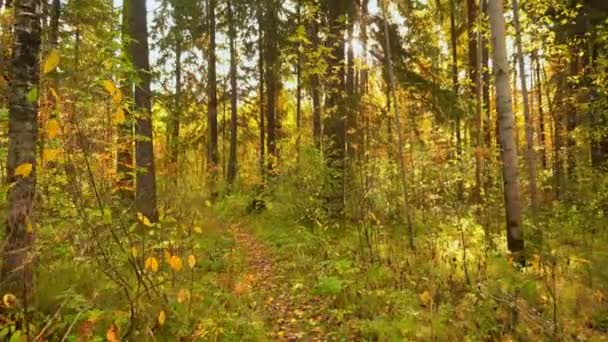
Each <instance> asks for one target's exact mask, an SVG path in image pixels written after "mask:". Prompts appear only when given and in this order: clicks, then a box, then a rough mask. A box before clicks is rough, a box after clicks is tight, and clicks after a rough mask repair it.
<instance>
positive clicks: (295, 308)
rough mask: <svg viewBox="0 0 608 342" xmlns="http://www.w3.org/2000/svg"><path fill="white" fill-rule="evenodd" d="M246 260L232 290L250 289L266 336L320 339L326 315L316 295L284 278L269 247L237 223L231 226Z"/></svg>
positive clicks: (244, 290)
mask: <svg viewBox="0 0 608 342" xmlns="http://www.w3.org/2000/svg"><path fill="white" fill-rule="evenodd" d="M230 231H231V233H232V234H233V236H234V240H235V242H236V244H237V246H238V247H239V248H241V249H242V251H243V252H244V255H245V260H246V271H245V274H244V276H243V280H242V281H241V282H238V283H237V284H236V285H235V288H234V292H235V293H236V294H242V293H247V292H251V297H250V298H253V299H252V300H255V302H254V304H253V305H254V306H256V307H258V308H259V310H260V311H261V314H262V316H263V317H264V319H265V321H266V325H267V334H268V338H269V339H271V340H280V341H323V340H325V338H324V337H323V336H324V335H325V334H324V332H323V331H322V329H321V328H320V327H319V325H318V324H317V323H318V322H320V321H322V320H324V319H326V317H325V315H324V314H323V313H322V311H323V310H322V305H321V304H320V301H319V299H318V298H313V297H311V296H309V295H308V294H307V293H304V292H302V291H294V290H299V289H298V288H295V289H294V287H293V286H292V285H291V284H290V283H289V282H288V281H286V279H287V278H286V275H283V274H282V273H283V272H281V270H280V267H279V265H278V264H275V263H274V261H273V256H272V253H271V250H270V248H269V247H268V246H267V245H266V244H265V243H263V242H262V241H260V240H259V239H258V238H257V237H256V236H255V235H254V234H253V233H252V232H250V231H249V230H248V229H247V228H245V227H243V226H241V225H240V224H235V225H233V226H232V227H231V228H230Z"/></svg>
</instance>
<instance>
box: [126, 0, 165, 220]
mask: <svg viewBox="0 0 608 342" xmlns="http://www.w3.org/2000/svg"><path fill="white" fill-rule="evenodd" d="M128 3H129V8H128V11H129V13H128V15H129V36H130V37H131V39H133V41H132V42H131V44H130V52H131V53H130V55H131V58H132V59H133V65H134V66H135V68H136V70H137V76H138V80H137V83H136V85H135V93H134V100H135V101H134V105H135V106H134V109H135V116H136V123H135V138H136V139H135V165H136V167H137V177H136V189H135V206H136V208H137V210H138V212H140V213H142V214H143V215H145V216H146V217H147V218H148V219H150V220H151V221H155V220H156V219H157V216H158V213H157V211H156V173H155V168H154V144H153V136H152V102H151V94H150V77H151V76H150V61H149V47H148V22H147V19H146V18H147V8H146V0H129V2H128Z"/></svg>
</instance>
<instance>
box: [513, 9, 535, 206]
mask: <svg viewBox="0 0 608 342" xmlns="http://www.w3.org/2000/svg"><path fill="white" fill-rule="evenodd" d="M512 4H513V23H514V25H515V45H516V47H517V52H516V53H517V60H518V64H519V79H520V82H521V94H522V101H523V104H524V120H525V121H526V157H527V158H526V159H527V161H528V173H529V177H530V179H529V181H530V203H531V205H532V208H533V209H535V208H537V206H538V200H537V191H536V152H535V150H534V124H533V122H532V114H531V113H530V102H529V98H528V85H527V82H526V65H525V63H524V52H523V48H522V42H521V27H520V23H519V5H518V3H517V0H512Z"/></svg>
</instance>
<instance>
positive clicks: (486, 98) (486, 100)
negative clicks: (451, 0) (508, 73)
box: [481, 0, 492, 148]
mask: <svg viewBox="0 0 608 342" xmlns="http://www.w3.org/2000/svg"><path fill="white" fill-rule="evenodd" d="M481 3H482V12H483V15H484V17H486V16H487V15H488V0H481ZM481 37H482V42H481V59H482V62H481V63H482V69H483V75H482V83H483V90H482V97H483V106H484V107H483V110H484V113H485V123H484V125H483V127H484V129H485V136H484V140H485V146H486V147H487V148H490V147H491V146H492V109H491V103H490V100H491V97H490V63H489V61H490V49H489V48H488V46H489V41H488V35H487V34H486V33H485V32H483V33H482V35H481Z"/></svg>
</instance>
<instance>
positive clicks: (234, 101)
mask: <svg viewBox="0 0 608 342" xmlns="http://www.w3.org/2000/svg"><path fill="white" fill-rule="evenodd" d="M227 13H228V25H229V31H230V32H229V38H230V159H229V162H228V182H229V183H233V182H234V180H235V179H236V172H237V161H236V158H237V157H236V144H237V110H238V107H237V105H238V88H237V55H236V39H237V32H236V22H235V18H234V8H233V5H232V1H230V0H228V9H227Z"/></svg>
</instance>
